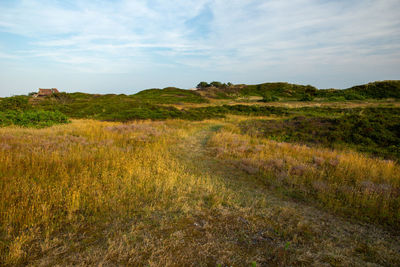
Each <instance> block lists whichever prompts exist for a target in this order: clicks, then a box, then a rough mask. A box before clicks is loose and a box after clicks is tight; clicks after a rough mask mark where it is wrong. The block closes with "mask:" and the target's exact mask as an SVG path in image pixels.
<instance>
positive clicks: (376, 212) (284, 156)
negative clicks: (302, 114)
mask: <svg viewBox="0 0 400 267" xmlns="http://www.w3.org/2000/svg"><path fill="white" fill-rule="evenodd" d="M235 120H238V119H237V118H236V119H235ZM239 120H240V119H239ZM238 132H239V130H238V129H236V128H235V127H234V126H233V127H230V128H226V129H225V130H224V131H220V132H219V133H217V134H215V135H214V136H213V137H212V138H211V139H210V140H209V146H210V148H212V149H214V151H215V154H216V155H217V156H218V157H220V158H224V159H230V160H232V161H233V163H234V164H235V165H237V166H239V167H241V168H243V169H244V170H245V171H247V172H248V173H251V174H263V175H264V176H265V180H266V182H267V183H269V184H271V185H273V186H279V187H282V188H284V189H285V190H286V193H289V194H290V195H292V196H297V197H301V198H314V199H317V200H318V201H319V202H320V203H322V204H323V205H324V206H327V207H329V208H331V209H332V210H334V211H341V212H344V213H345V214H348V215H352V216H355V217H358V218H359V219H365V220H368V221H375V222H380V223H383V224H389V225H392V226H394V227H395V228H397V229H398V228H399V227H400V224H399V222H400V166H399V165H398V164H397V163H395V162H394V161H390V160H380V159H374V158H371V157H368V156H366V155H363V154H361V153H357V152H353V151H332V150H330V149H324V148H315V147H314V148H310V147H307V146H305V145H297V144H289V143H280V142H276V141H272V140H266V139H260V138H252V137H250V136H246V135H241V134H239V133H238Z"/></svg>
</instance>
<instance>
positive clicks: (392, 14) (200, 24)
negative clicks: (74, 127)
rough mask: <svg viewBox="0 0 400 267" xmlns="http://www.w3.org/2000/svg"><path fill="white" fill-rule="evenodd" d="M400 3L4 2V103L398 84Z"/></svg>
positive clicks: (0, 45)
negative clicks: (48, 92) (51, 91)
mask: <svg viewBox="0 0 400 267" xmlns="http://www.w3.org/2000/svg"><path fill="white" fill-rule="evenodd" d="M399 14H400V1H399V0H290V1H289V0H214V1H210V0H195V1H192V0H169V1H165V0H164V1H161V0H148V1H144V0H107V1H106V0H90V1H89V0H0V96H9V95H14V94H25V93H28V92H30V91H34V90H36V89H37V88H38V87H42V88H47V87H49V88H50V87H57V88H59V89H61V90H63V91H68V92H72V91H85V92H97V93H127V94H131V93H135V92H137V91H139V90H142V89H146V88H153V87H158V88H163V87H166V86H177V87H182V88H190V87H194V86H195V85H196V84H197V83H198V82H199V81H202V80H204V81H208V82H210V81H214V80H217V81H222V82H233V83H251V84H254V83H261V82H271V81H287V82H293V83H300V84H312V85H315V86H317V87H319V88H329V87H336V88H346V87H349V86H352V85H355V84H360V83H366V82H370V81H374V80H385V79H400V15H399Z"/></svg>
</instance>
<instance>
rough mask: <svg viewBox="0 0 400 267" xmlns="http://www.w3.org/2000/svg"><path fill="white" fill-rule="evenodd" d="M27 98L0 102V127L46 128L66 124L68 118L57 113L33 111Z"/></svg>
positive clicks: (15, 98)
mask: <svg viewBox="0 0 400 267" xmlns="http://www.w3.org/2000/svg"><path fill="white" fill-rule="evenodd" d="M28 100H29V99H28V97H25V96H14V97H9V98H5V99H2V100H1V102H0V127H1V126H8V125H18V126H23V127H36V128H41V127H48V126H52V125H54V124H59V123H67V122H68V121H69V120H68V117H67V116H66V115H65V114H63V113H61V112H59V111H45V110H40V109H39V110H34V109H32V106H31V105H30V104H29V101H28Z"/></svg>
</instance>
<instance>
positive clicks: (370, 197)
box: [0, 114, 400, 266]
mask: <svg viewBox="0 0 400 267" xmlns="http://www.w3.org/2000/svg"><path fill="white" fill-rule="evenodd" d="M254 119H256V120H280V117H279V116H277V115H274V114H272V115H270V116H268V117H265V116H264V117H254V116H251V117H249V116H248V115H246V116H244V115H227V116H226V117H225V118H216V119H211V120H204V121H197V122H196V121H194V122H193V121H192V122H190V121H184V120H166V121H136V122H130V123H127V124H123V123H120V122H104V121H103V122H101V121H95V120H72V122H71V123H69V124H63V125H56V126H52V127H49V128H44V129H34V128H21V127H17V126H8V127H4V128H0V175H1V180H0V211H1V217H0V220H1V230H0V231H1V232H0V252H1V258H0V262H1V263H2V264H3V265H6V266H16V265H26V264H28V265H33V266H54V265H99V264H102V265H136V266H165V265H170V266H231V265H232V266H252V265H254V264H255V265H256V266H265V265H291V266H293V265H303V266H304V265H314V266H323V265H333V266H366V265H371V266H372V265H382V266H398V265H400V236H399V235H398V233H399V232H398V231H399V229H400V225H399V219H400V177H399V173H400V165H399V164H398V163H397V162H396V161H392V160H384V159H379V158H373V157H371V156H368V155H366V154H362V153H360V152H356V151H354V150H343V149H329V148H324V147H320V146H311V147H310V146H306V145H300V144H297V143H283V142H279V141H275V140H271V139H269V138H265V137H263V136H260V135H252V134H250V135H249V134H248V133H247V132H246V131H243V130H242V129H241V128H240V127H241V125H245V124H246V122H247V121H249V120H254Z"/></svg>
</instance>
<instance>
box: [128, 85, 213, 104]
mask: <svg viewBox="0 0 400 267" xmlns="http://www.w3.org/2000/svg"><path fill="white" fill-rule="evenodd" d="M132 98H133V99H136V100H141V101H144V102H148V103H153V104H177V103H180V102H182V103H207V102H209V101H208V99H206V98H204V97H202V96H201V95H200V94H199V93H198V92H196V91H190V90H184V89H179V88H175V87H167V88H164V89H148V90H144V91H141V92H139V93H137V94H135V95H133V96H132Z"/></svg>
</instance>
